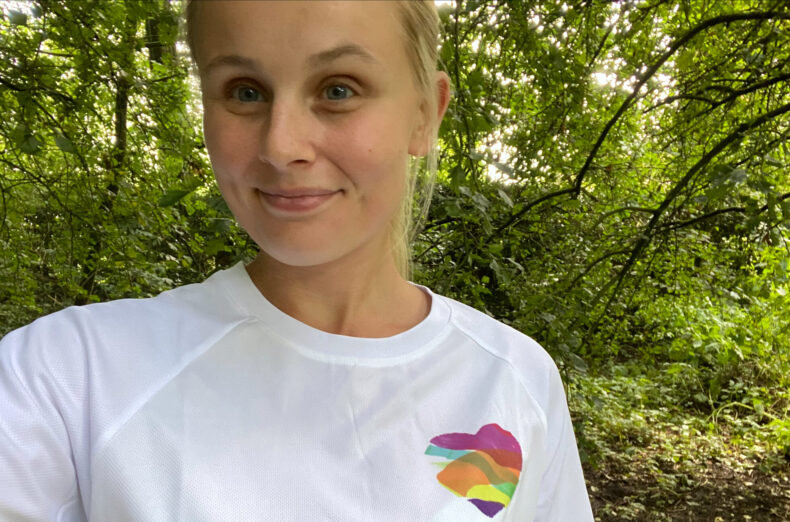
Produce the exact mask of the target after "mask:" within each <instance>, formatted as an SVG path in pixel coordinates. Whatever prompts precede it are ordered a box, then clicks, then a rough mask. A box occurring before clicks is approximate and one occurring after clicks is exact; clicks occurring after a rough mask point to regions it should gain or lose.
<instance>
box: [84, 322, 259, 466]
mask: <svg viewBox="0 0 790 522" xmlns="http://www.w3.org/2000/svg"><path fill="white" fill-rule="evenodd" d="M248 322H250V320H249V319H248V318H243V319H241V320H239V321H236V322H233V323H231V324H230V325H229V326H228V327H227V328H225V329H223V330H222V332H220V333H219V334H218V335H216V336H214V337H212V338H211V339H208V340H206V341H204V342H203V343H202V346H200V347H198V348H197V349H195V350H193V351H192V355H191V357H187V358H185V359H184V360H183V361H182V362H181V363H180V364H179V365H177V366H174V367H173V369H172V370H171V371H169V372H168V373H167V374H165V375H163V376H162V377H161V378H160V379H158V380H157V381H155V382H153V383H152V384H150V385H149V386H148V387H147V388H146V389H145V391H144V392H143V393H141V394H140V395H138V396H137V397H136V398H135V400H134V401H133V402H132V403H131V404H130V405H129V406H128V407H127V408H126V409H125V410H124V411H123V412H122V414H121V415H119V416H118V419H116V421H115V422H113V423H112V424H111V425H110V427H109V428H108V429H106V430H105V431H104V433H102V434H101V436H100V437H99V438H98V440H97V441H96V444H95V445H94V447H93V450H92V452H91V456H90V458H91V463H90V470H91V476H95V469H94V465H95V463H96V462H97V460H98V459H99V457H100V456H101V454H102V453H103V452H104V451H105V449H106V448H107V447H108V446H109V444H110V442H112V440H113V439H114V438H115V436H116V435H117V434H118V433H119V432H120V431H121V429H122V428H123V427H124V426H125V425H126V424H127V423H128V422H129V421H130V420H131V419H132V418H133V417H134V416H135V414H136V413H137V412H139V411H140V410H141V409H142V408H143V407H144V406H145V405H146V404H148V402H149V401H150V400H151V398H153V397H154V396H155V395H156V394H157V393H158V392H159V391H160V390H162V388H164V387H165V386H167V384H168V383H170V382H172V381H173V379H175V378H176V377H177V376H178V375H179V374H180V373H181V372H182V371H184V369H185V368H187V367H188V366H189V365H190V364H192V363H193V362H194V361H195V360H196V359H197V358H198V357H200V356H201V355H203V354H204V353H206V352H207V351H208V350H209V349H211V347H212V346H214V345H215V344H216V343H217V342H218V341H220V340H221V339H223V338H224V337H225V336H227V335H228V334H229V333H230V332H232V331H233V330H235V329H236V328H238V327H239V326H241V325H243V324H246V323H248Z"/></svg>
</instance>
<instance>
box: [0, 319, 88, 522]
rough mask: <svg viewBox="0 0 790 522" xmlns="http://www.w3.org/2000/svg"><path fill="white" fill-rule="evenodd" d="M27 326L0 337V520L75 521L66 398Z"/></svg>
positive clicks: (76, 495)
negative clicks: (62, 406)
mask: <svg viewBox="0 0 790 522" xmlns="http://www.w3.org/2000/svg"><path fill="white" fill-rule="evenodd" d="M34 330H35V328H34V327H31V326H28V327H26V328H23V329H21V330H17V331H14V332H11V333H9V334H8V335H6V336H5V337H4V338H3V339H2V340H0V520H4V521H5V520H8V521H20V522H21V521H44V520H64V521H65V520H68V521H71V520H79V519H80V518H81V517H79V518H76V517H74V516H72V514H73V513H74V512H80V511H81V505H80V501H79V493H78V488H77V480H76V472H75V467H74V463H73V457H72V452H71V446H70V443H69V431H68V429H67V426H66V423H67V421H66V419H65V418H64V415H63V414H62V412H61V411H60V410H59V407H58V403H59V402H60V401H62V400H64V399H66V400H68V398H66V397H62V396H60V395H61V394H62V392H63V391H64V390H62V388H61V387H60V386H59V385H58V384H57V383H56V381H55V380H54V379H52V378H51V375H50V374H49V368H48V367H47V366H48V363H47V362H46V360H45V359H46V353H45V352H41V351H39V350H38V348H40V346H36V344H37V343H36V342H34V340H33V337H34V336H33V335H32V332H33V331H34Z"/></svg>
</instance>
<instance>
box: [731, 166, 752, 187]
mask: <svg viewBox="0 0 790 522" xmlns="http://www.w3.org/2000/svg"><path fill="white" fill-rule="evenodd" d="M747 177H748V174H747V173H746V171H745V170H743V169H732V170H731V171H730V173H729V174H728V175H727V179H728V180H729V181H731V182H733V183H735V184H738V183H743V182H744V181H746V178H747Z"/></svg>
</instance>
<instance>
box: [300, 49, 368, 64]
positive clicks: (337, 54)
mask: <svg viewBox="0 0 790 522" xmlns="http://www.w3.org/2000/svg"><path fill="white" fill-rule="evenodd" d="M346 56H354V57H357V58H362V59H363V60H365V61H366V62H371V63H375V64H377V65H381V62H379V61H378V60H377V59H376V58H375V57H374V56H373V55H372V54H370V53H369V52H368V51H366V50H365V49H364V48H363V47H361V46H359V45H356V44H345V45H338V46H337V47H333V48H332V49H329V50H326V51H321V52H320V53H316V54H314V55H312V56H310V58H308V59H307V63H308V64H309V65H310V66H311V67H318V66H319V65H323V64H325V63H327V62H333V61H335V60H339V59H341V58H345V57H346Z"/></svg>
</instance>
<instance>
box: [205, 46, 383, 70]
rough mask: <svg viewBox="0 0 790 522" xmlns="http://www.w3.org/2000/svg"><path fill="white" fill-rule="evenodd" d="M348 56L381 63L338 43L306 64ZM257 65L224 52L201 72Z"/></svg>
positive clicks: (363, 51) (366, 54) (361, 51)
mask: <svg viewBox="0 0 790 522" xmlns="http://www.w3.org/2000/svg"><path fill="white" fill-rule="evenodd" d="M348 56H351V57H358V58H362V59H363V60H365V61H366V62H370V63H373V64H376V65H381V62H380V61H379V60H377V59H376V58H375V57H374V56H373V55H372V54H370V53H369V52H368V51H366V50H365V49H364V48H363V47H361V46H359V45H356V44H346V45H338V46H337V47H333V48H331V49H328V50H326V51H321V52H319V53H315V54H313V55H311V56H310V57H309V58H308V59H307V64H308V65H309V66H310V67H318V66H321V65H324V64H326V63H330V62H333V61H336V60H339V59H341V58H345V57H348ZM258 65H259V64H258V62H257V61H256V60H253V59H252V58H248V57H246V56H241V55H239V54H225V55H222V56H217V57H216V58H214V59H213V60H211V61H210V62H209V63H208V64H206V66H205V67H204V68H203V74H204V75H208V74H209V73H210V72H211V71H213V70H214V69H217V68H220V67H240V68H243V69H253V70H256V71H257V70H258V69H259V66H258Z"/></svg>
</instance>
